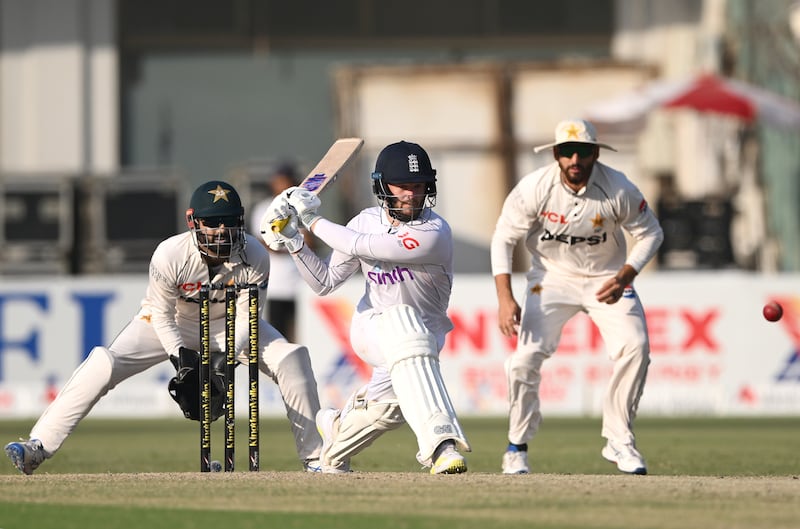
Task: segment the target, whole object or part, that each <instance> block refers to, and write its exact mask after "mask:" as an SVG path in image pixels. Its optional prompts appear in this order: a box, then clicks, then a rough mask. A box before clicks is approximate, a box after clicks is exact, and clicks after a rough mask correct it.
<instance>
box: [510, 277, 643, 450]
mask: <svg viewBox="0 0 800 529" xmlns="http://www.w3.org/2000/svg"><path fill="white" fill-rule="evenodd" d="M610 277H613V276H602V277H585V276H564V275H559V274H554V273H552V272H541V271H536V272H533V273H529V274H528V284H527V288H526V294H525V300H524V305H523V307H522V321H521V322H520V329H519V336H518V341H517V348H516V351H515V352H514V353H513V354H512V355H511V356H510V357H509V358H508V359H507V360H506V366H505V367H506V375H507V377H508V398H509V427H508V440H509V441H510V442H512V443H515V444H522V443H527V442H528V441H529V440H530V439H532V438H533V436H534V435H536V432H537V431H538V429H539V424H540V423H541V420H542V414H541V410H540V404H541V403H540V400H539V384H540V382H541V369H542V363H543V362H544V361H545V360H546V359H547V358H550V356H552V355H553V353H554V352H555V350H556V348H557V347H558V343H559V341H560V339H561V331H562V328H563V327H564V324H566V322H567V321H568V320H569V319H570V318H572V317H573V316H574V315H575V314H577V313H578V312H579V311H583V312H586V313H587V314H588V316H589V318H591V320H592V321H593V322H594V324H595V325H597V328H598V330H599V331H600V335H601V336H602V338H603V342H604V344H605V347H606V351H607V353H608V356H609V358H610V359H611V360H612V361H613V362H614V367H613V370H612V374H611V380H610V381H609V384H608V388H607V389H606V393H605V396H604V399H603V427H602V432H601V435H602V436H603V437H605V438H606V439H610V440H612V441H615V442H618V443H628V442H633V440H634V434H633V419H634V417H635V415H636V410H637V408H638V405H639V399H640V398H641V395H642V390H643V388H644V384H645V379H646V377H647V367H648V365H649V363H650V343H649V340H648V334H647V325H646V323H645V316H644V309H643V308H642V304H641V302H640V301H639V296H638V295H637V294H636V291H635V290H634V288H633V286H629V287H627V288H626V289H625V293H624V294H623V296H622V298H621V299H620V300H619V301H617V302H616V303H614V304H612V305H609V304H606V303H600V302H598V301H597V299H596V292H597V291H598V290H600V287H601V285H602V284H603V283H604V282H605V281H607V280H608V279H609V278H610Z"/></svg>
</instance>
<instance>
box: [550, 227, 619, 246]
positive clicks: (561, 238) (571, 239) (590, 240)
mask: <svg viewBox="0 0 800 529" xmlns="http://www.w3.org/2000/svg"><path fill="white" fill-rule="evenodd" d="M607 239H608V235H606V232H603V233H602V235H592V236H591V237H579V236H577V235H570V234H568V233H559V234H558V235H556V234H554V233H551V232H550V231H549V230H544V235H542V237H541V238H540V239H539V240H540V241H558V242H563V243H564V244H569V245H570V246H573V245H575V244H581V243H586V244H588V245H589V246H594V245H595V244H600V243H601V242H606V240H607Z"/></svg>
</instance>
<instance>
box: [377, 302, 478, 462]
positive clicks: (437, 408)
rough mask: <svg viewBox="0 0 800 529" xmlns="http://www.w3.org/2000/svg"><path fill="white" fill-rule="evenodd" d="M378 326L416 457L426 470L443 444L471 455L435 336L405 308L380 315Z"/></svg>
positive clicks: (390, 310)
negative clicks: (416, 447) (444, 376)
mask: <svg viewBox="0 0 800 529" xmlns="http://www.w3.org/2000/svg"><path fill="white" fill-rule="evenodd" d="M378 325H379V334H380V336H382V337H383V338H384V339H383V341H382V342H381V351H382V353H383V355H384V358H385V359H386V360H387V363H388V365H389V366H390V370H389V373H390V376H391V379H392V387H393V388H394V391H395V394H396V395H397V400H398V402H399V403H400V408H401V409H402V411H403V416H404V417H405V420H406V421H407V422H408V425H409V426H410V427H411V429H412V430H413V431H414V433H415V434H416V436H417V444H418V445H419V454H417V459H418V460H419V461H420V463H421V464H423V465H426V466H429V465H430V464H431V461H430V460H431V457H432V456H433V452H434V450H436V447H437V446H439V444H440V443H441V442H442V441H447V440H453V441H455V442H456V443H457V444H458V445H460V446H461V448H463V449H464V450H466V451H467V452H469V451H470V446H469V443H468V442H467V439H466V437H465V436H464V433H463V431H462V430H461V426H460V425H459V423H458V419H457V418H456V413H455V410H454V408H453V403H452V402H451V400H450V396H449V395H448V393H447V388H446V387H445V384H444V380H443V379H442V374H441V370H440V368H439V349H438V347H437V344H436V338H435V337H434V336H433V334H431V332H430V331H429V330H428V328H427V327H426V326H425V324H424V323H423V321H422V319H421V318H420V317H419V314H417V312H416V310H415V309H414V308H413V307H411V306H409V305H397V306H395V307H392V308H391V309H389V310H387V311H386V312H384V313H383V314H382V315H381V316H380V320H379V322H378Z"/></svg>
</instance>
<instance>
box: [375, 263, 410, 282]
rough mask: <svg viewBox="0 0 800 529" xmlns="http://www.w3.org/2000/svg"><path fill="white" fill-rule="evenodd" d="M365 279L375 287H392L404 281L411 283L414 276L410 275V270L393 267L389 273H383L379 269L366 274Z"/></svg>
mask: <svg viewBox="0 0 800 529" xmlns="http://www.w3.org/2000/svg"><path fill="white" fill-rule="evenodd" d="M367 279H369V280H370V281H372V282H373V283H375V284H376V285H394V284H395V283H400V282H402V281H405V280H406V279H409V280H411V281H413V280H414V274H412V273H411V270H409V269H408V268H400V267H399V266H395V267H394V270H392V271H391V272H384V271H382V270H380V269H377V270H374V271H372V272H368V273H367Z"/></svg>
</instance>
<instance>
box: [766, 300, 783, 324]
mask: <svg viewBox="0 0 800 529" xmlns="http://www.w3.org/2000/svg"><path fill="white" fill-rule="evenodd" d="M761 312H762V313H763V314H764V318H765V319H766V320H767V321H778V320H779V319H781V317H782V316H783V307H781V304H780V303H778V302H777V301H770V302H769V303H767V304H766V305H764V308H763V309H762V311H761Z"/></svg>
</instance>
